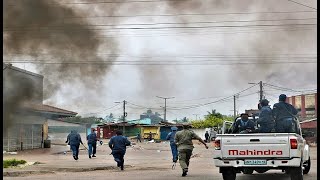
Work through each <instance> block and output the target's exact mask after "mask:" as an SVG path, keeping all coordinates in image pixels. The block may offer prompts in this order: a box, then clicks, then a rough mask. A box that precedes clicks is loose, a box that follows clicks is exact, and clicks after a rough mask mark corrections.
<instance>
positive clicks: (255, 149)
mask: <svg viewBox="0 0 320 180" xmlns="http://www.w3.org/2000/svg"><path fill="white" fill-rule="evenodd" d="M218 137H220V144H221V152H222V154H220V156H222V157H221V158H222V159H235V158H236V159H251V158H254V159H260V158H261V159H287V158H290V156H291V155H290V138H298V137H299V135H297V134H295V133H259V134H258V133H257V134H254V133H252V134H218Z"/></svg>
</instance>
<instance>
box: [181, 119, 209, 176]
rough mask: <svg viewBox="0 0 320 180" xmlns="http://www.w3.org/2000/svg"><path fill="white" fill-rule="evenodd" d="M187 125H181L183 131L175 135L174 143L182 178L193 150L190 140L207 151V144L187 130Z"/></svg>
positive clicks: (185, 173) (186, 170) (186, 171)
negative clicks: (176, 148)
mask: <svg viewBox="0 0 320 180" xmlns="http://www.w3.org/2000/svg"><path fill="white" fill-rule="evenodd" d="M189 126H190V125H188V124H184V125H183V130H182V131H179V132H177V133H176V136H175V143H176V144H177V147H178V151H179V163H180V166H181V168H182V176H186V175H187V173H188V167H189V163H190V158H191V155H192V150H193V148H194V146H193V143H192V139H197V140H199V141H200V142H201V143H202V144H204V146H205V147H206V148H207V149H208V146H207V144H206V143H205V142H204V141H203V140H202V139H201V137H199V136H198V135H197V134H196V133H194V132H193V131H191V130H189Z"/></svg>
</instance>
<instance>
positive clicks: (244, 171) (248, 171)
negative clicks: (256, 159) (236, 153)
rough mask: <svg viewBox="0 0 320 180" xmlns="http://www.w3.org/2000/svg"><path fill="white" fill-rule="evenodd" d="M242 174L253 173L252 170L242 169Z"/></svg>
mask: <svg viewBox="0 0 320 180" xmlns="http://www.w3.org/2000/svg"><path fill="white" fill-rule="evenodd" d="M242 172H243V174H252V173H253V169H249V168H243V170H242Z"/></svg>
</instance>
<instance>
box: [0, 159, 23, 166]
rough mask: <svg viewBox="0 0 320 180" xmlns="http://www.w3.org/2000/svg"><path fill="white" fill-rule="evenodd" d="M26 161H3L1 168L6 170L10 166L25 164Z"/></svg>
mask: <svg viewBox="0 0 320 180" xmlns="http://www.w3.org/2000/svg"><path fill="white" fill-rule="evenodd" d="M25 163H27V161H25V160H16V159H8V160H3V168H8V167H10V166H18V165H19V164H25Z"/></svg>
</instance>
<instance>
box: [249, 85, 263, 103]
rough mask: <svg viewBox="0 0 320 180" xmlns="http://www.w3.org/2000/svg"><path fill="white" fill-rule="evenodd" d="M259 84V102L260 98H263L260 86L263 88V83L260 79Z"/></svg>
mask: <svg viewBox="0 0 320 180" xmlns="http://www.w3.org/2000/svg"><path fill="white" fill-rule="evenodd" d="M249 84H257V83H249ZM259 86H260V90H259V99H260V100H259V102H261V100H262V99H263V98H264V97H263V90H262V88H263V83H262V81H260V82H259Z"/></svg>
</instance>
